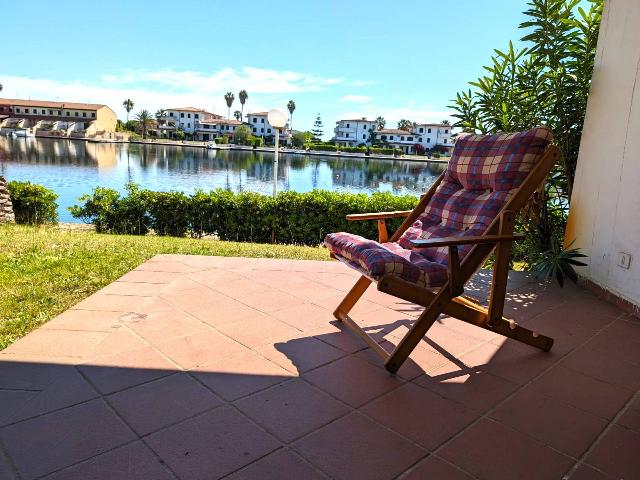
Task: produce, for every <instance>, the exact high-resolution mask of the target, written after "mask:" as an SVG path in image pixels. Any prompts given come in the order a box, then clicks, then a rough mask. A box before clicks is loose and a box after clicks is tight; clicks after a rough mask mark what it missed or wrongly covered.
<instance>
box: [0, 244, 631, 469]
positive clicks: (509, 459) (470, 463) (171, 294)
mask: <svg viewBox="0 0 640 480" xmlns="http://www.w3.org/2000/svg"><path fill="white" fill-rule="evenodd" d="M355 278H356V275H355V273H353V272H352V271H350V270H349V269H347V268H346V267H344V266H343V265H340V264H338V263H336V262H311V261H291V260H282V261H280V260H270V259H264V260H262V259H242V258H217V257H198V256H178V255H161V256H157V257H155V258H153V259H151V260H150V261H148V262H146V263H145V264H143V265H141V266H140V267H138V268H137V269H136V270H134V271H132V272H130V273H127V274H126V275H124V276H123V277H122V278H121V279H120V280H119V281H117V282H114V283H113V284H111V285H109V286H108V287H106V288H104V289H103V290H102V291H100V292H98V293H96V294H95V295H92V296H91V297H89V298H87V299H85V300H84V301H82V302H80V303H79V304H78V305H76V306H75V307H73V308H72V309H70V310H69V311H67V312H65V313H63V314H62V315H60V316H58V317H57V318H55V319H53V320H51V321H50V322H49V323H47V324H46V325H44V326H43V327H41V328H40V329H38V330H37V331H34V332H32V333H31V334H29V335H27V336H26V337H25V338H23V339H22V340H20V341H18V342H16V343H15V344H13V345H11V346H10V347H9V348H7V349H6V350H4V351H3V352H0V479H5V478H6V479H37V478H46V479H57V480H62V479H82V480H86V479H127V480H132V479H145V480H146V479H185V480H192V479H194V480H197V479H214V478H229V479H322V478H337V479H349V480H353V479H392V478H401V479H405V480H407V479H437V480H442V479H444V480H446V479H460V480H462V479H473V478H476V479H514V478H517V479H545V480H546V479H563V478H571V479H575V480H579V479H589V478H591V479H596V478H597V479H615V478H624V479H627V480H631V479H634V478H640V455H638V453H639V452H640V394H639V388H640V321H638V319H636V318H634V317H630V316H627V315H625V314H623V313H622V312H620V311H618V310H617V309H616V308H615V307H613V306H611V305H609V304H606V303H603V302H601V301H599V300H598V299H596V298H595V297H593V296H591V295H590V294H589V293H587V292H586V291H584V290H582V289H580V288H579V287H576V286H574V285H569V286H566V287H565V289H563V290H560V289H559V288H558V287H557V286H555V285H543V284H540V283H539V282H537V281H535V280H533V279H532V278H530V277H529V276H527V275H526V274H516V273H513V274H512V275H511V277H510V287H509V299H508V304H507V310H508V315H509V316H510V317H512V318H514V319H516V320H517V321H518V322H520V323H523V324H525V325H527V326H533V327H535V329H537V330H540V331H542V332H544V333H545V334H548V335H550V336H552V337H555V339H556V344H555V346H554V349H553V350H552V352H551V353H548V354H545V353H542V352H538V351H535V350H533V349H531V348H530V347H528V346H525V345H521V344H518V343H516V342H514V341H512V340H505V339H504V338H502V337H498V336H495V335H492V334H491V333H490V332H486V331H483V330H481V329H478V328H475V327H473V326H469V325H466V324H464V323H461V322H458V321H454V320H452V319H450V318H441V319H439V321H438V323H437V324H436V325H435V326H434V328H433V329H432V330H430V332H429V334H428V335H427V337H426V338H425V339H424V341H423V342H422V344H421V345H419V347H418V348H417V349H416V350H415V351H414V353H413V354H412V356H411V360H410V361H409V362H407V363H406V364H405V365H404V366H403V367H402V369H401V370H400V371H399V374H398V375H397V376H392V375H390V374H388V373H387V372H386V371H385V370H384V369H383V368H382V365H381V363H380V361H379V359H378V358H377V357H376V356H375V355H373V354H372V353H371V352H370V351H369V349H367V348H366V346H365V344H364V343H362V342H361V341H360V340H359V339H358V338H357V337H355V336H354V335H353V334H351V333H350V332H348V331H344V330H343V329H342V328H341V325H340V324H339V323H337V322H336V321H334V320H333V317H332V315H331V311H332V309H333V307H335V305H336V303H337V301H339V299H340V298H341V296H342V295H344V292H345V291H346V290H347V289H348V288H349V287H350V286H351V284H352V283H353V281H354V280H355ZM487 281H488V275H487V273H486V272H480V273H479V274H477V276H476V277H475V279H474V282H473V284H472V285H471V286H470V288H469V289H468V290H467V294H469V295H471V296H475V297H477V298H479V299H481V300H482V299H483V297H486V294H487V288H488V285H487ZM365 298H366V301H364V302H362V303H361V304H359V305H358V307H357V308H356V309H355V310H354V312H353V316H354V317H355V320H356V321H358V322H360V323H361V324H362V325H365V326H366V327H367V328H368V329H369V331H370V332H372V333H375V334H376V335H377V338H378V339H379V341H380V342H381V344H382V345H383V346H384V347H385V348H393V345H394V344H395V343H397V342H398V339H399V338H401V337H402V335H403V334H404V332H406V330H407V328H409V327H410V326H411V324H412V322H413V321H414V320H415V318H416V317H417V315H419V313H420V311H421V309H420V308H418V307H416V306H414V305H410V304H407V303H406V302H403V301H399V300H397V299H394V298H392V297H389V296H387V295H385V294H382V293H380V292H378V291H376V290H375V289H371V290H370V291H369V292H367V294H366V297H365Z"/></svg>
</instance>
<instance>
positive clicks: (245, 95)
mask: <svg viewBox="0 0 640 480" xmlns="http://www.w3.org/2000/svg"><path fill="white" fill-rule="evenodd" d="M238 98H239V99H240V118H238V117H236V119H238V120H240V121H242V118H243V117H244V102H246V101H247V98H249V94H248V93H247V91H246V90H240V93H238ZM236 111H237V110H236ZM234 115H235V113H234Z"/></svg>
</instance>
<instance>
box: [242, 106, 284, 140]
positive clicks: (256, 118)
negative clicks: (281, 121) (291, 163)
mask: <svg viewBox="0 0 640 480" xmlns="http://www.w3.org/2000/svg"><path fill="white" fill-rule="evenodd" d="M268 114H269V112H256V113H248V114H247V123H248V124H249V130H251V134H252V135H254V136H256V137H263V138H268V137H273V136H274V135H275V132H276V129H275V128H274V127H273V126H271V124H270V123H269V119H268V118H267V116H268ZM290 140H291V129H290V128H289V125H285V127H284V128H283V129H282V130H281V131H280V142H282V143H283V144H287V143H289V141H290Z"/></svg>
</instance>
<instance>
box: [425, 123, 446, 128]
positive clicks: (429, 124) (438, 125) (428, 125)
mask: <svg viewBox="0 0 640 480" xmlns="http://www.w3.org/2000/svg"><path fill="white" fill-rule="evenodd" d="M416 126H418V127H451V125H445V124H444V123H416Z"/></svg>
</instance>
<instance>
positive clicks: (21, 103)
mask: <svg viewBox="0 0 640 480" xmlns="http://www.w3.org/2000/svg"><path fill="white" fill-rule="evenodd" d="M0 104H1V105H12V106H16V107H46V108H56V109H77V110H98V109H100V108H102V107H107V106H106V105H104V104H102V103H75V102H50V101H48V100H21V99H19V98H0ZM107 108H109V107H107Z"/></svg>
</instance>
